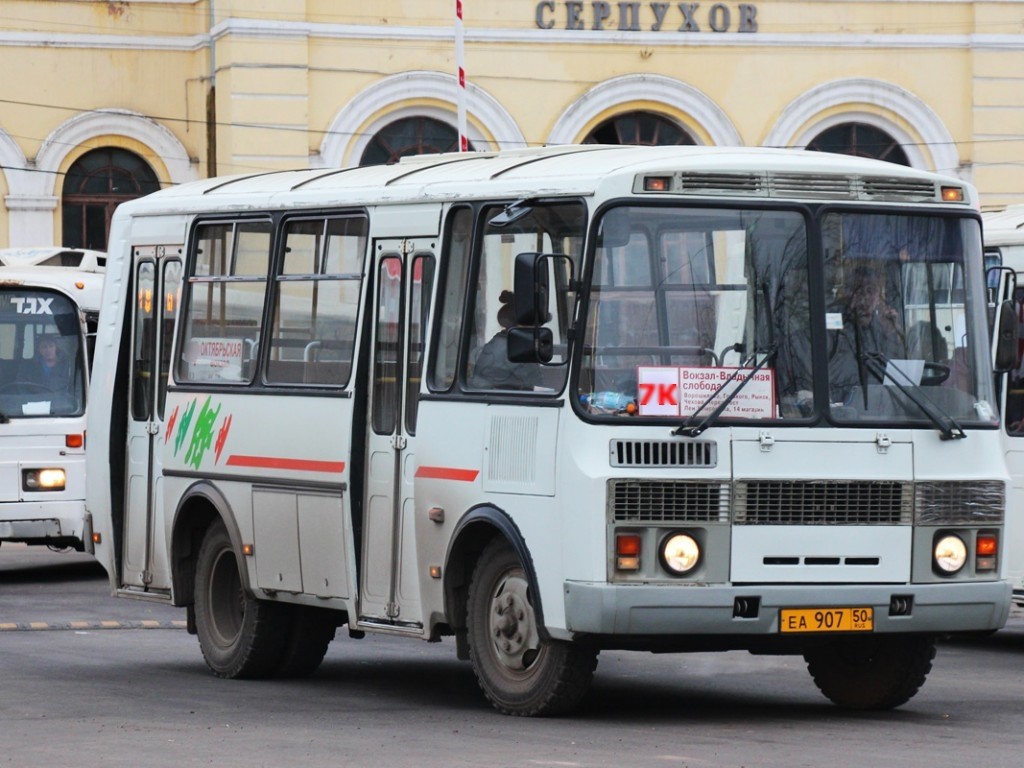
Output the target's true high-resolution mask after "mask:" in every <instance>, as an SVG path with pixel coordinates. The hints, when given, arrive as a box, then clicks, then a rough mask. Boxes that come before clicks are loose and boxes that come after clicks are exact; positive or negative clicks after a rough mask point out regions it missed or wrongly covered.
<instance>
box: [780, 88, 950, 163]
mask: <svg viewBox="0 0 1024 768" xmlns="http://www.w3.org/2000/svg"><path fill="white" fill-rule="evenodd" d="M864 104H869V105H872V106H875V107H878V108H880V109H883V110H886V111H887V112H889V113H891V114H896V115H900V116H901V117H903V119H905V120H906V121H907V122H908V123H910V125H912V126H913V127H914V129H915V130H916V131H918V132H919V134H920V138H917V137H914V136H911V135H910V134H909V133H908V132H907V131H906V130H904V129H903V128H902V127H900V126H899V125H897V124H896V122H895V121H893V120H891V119H889V118H887V117H886V116H884V115H879V114H876V113H873V112H867V111H865V110H864V109H863V108H858V107H856V106H854V105H864ZM843 105H850V107H851V108H850V110H849V111H846V112H841V113H837V114H833V115H831V116H829V117H827V118H823V119H819V120H815V117H816V116H817V115H820V114H821V113H822V112H824V111H825V110H828V109H832V108H834V107H842V106H843ZM846 122H862V123H867V124H869V125H873V126H874V127H876V128H880V129H882V130H883V131H885V132H887V133H889V134H890V135H891V136H892V137H893V138H895V139H896V140H897V141H899V142H900V144H902V145H903V150H904V151H905V152H906V153H907V159H908V160H910V164H911V165H912V166H914V167H915V168H921V169H925V170H934V171H937V172H939V173H953V174H957V175H960V176H963V175H964V174H965V173H966V171H965V169H964V168H963V167H962V166H961V163H960V157H959V154H958V152H957V149H956V143H955V142H954V140H953V136H952V134H950V132H949V131H948V130H947V129H946V126H945V125H944V124H943V122H942V119H941V118H940V117H939V116H938V115H937V114H936V113H935V111H934V110H933V109H932V108H931V107H929V106H928V105H927V104H926V103H925V102H924V101H923V100H922V99H920V98H918V97H917V96H915V95H914V94H913V93H911V92H910V91H908V90H906V89H905V88H902V87H900V86H898V85H895V84H894V83H888V82H885V81H884V80H872V79H868V78H849V79H844V80H833V81H831V82H828V83H823V84H821V85H819V86H816V87H814V88H812V89H811V90H809V91H807V92H806V93H804V94H802V95H800V96H798V97H797V98H795V99H794V100H793V101H791V102H790V103H789V104H788V105H787V106H786V108H785V109H784V110H783V111H782V114H781V115H780V116H779V119H778V120H777V121H776V123H775V126H774V127H773V128H772V130H771V131H770V132H769V133H768V136H766V137H765V140H764V145H765V146H767V147H800V148H803V147H806V146H807V144H808V143H810V141H811V140H812V139H813V138H814V137H815V136H817V135H818V134H819V133H821V132H822V131H825V130H827V129H829V128H832V127H834V126H836V125H839V124H841V123H846ZM922 142H923V145H922Z"/></svg>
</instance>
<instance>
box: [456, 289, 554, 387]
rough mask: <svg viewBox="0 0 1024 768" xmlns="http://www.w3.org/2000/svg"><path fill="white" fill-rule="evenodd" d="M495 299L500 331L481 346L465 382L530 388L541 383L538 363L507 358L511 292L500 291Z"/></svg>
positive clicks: (473, 384)
mask: <svg viewBox="0 0 1024 768" xmlns="http://www.w3.org/2000/svg"><path fill="white" fill-rule="evenodd" d="M498 301H499V302H500V303H501V306H500V307H499V309H498V316H497V319H498V325H500V326H501V330H499V331H498V332H497V333H496V334H494V336H492V337H491V339H490V341H488V342H487V343H486V344H484V345H483V347H481V349H480V352H479V353H478V354H477V357H476V361H475V363H474V364H473V368H472V371H470V374H469V385H470V386H471V387H473V388H474V389H515V390H532V389H534V388H535V387H537V386H539V385H540V383H541V374H540V365H538V364H537V363H515V362H512V361H511V360H509V359H508V331H509V329H510V328H512V327H513V326H514V325H515V312H514V311H513V309H512V291H509V290H503V291H502V292H501V294H500V295H499V296H498Z"/></svg>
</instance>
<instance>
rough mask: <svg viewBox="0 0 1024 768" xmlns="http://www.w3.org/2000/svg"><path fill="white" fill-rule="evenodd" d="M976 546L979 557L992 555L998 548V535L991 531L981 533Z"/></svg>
mask: <svg viewBox="0 0 1024 768" xmlns="http://www.w3.org/2000/svg"><path fill="white" fill-rule="evenodd" d="M974 546H975V551H976V552H977V553H978V557H992V556H993V555H995V553H996V549H997V548H998V545H997V542H996V537H995V536H993V535H992V534H990V533H982V534H980V535H979V536H978V540H977V541H976V542H975V545H974Z"/></svg>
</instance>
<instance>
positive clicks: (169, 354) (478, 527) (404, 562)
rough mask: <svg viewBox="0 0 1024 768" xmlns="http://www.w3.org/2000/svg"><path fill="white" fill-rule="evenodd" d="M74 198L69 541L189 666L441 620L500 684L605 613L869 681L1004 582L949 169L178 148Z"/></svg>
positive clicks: (791, 160) (622, 631) (986, 384)
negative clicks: (174, 625) (193, 172)
mask: <svg viewBox="0 0 1024 768" xmlns="http://www.w3.org/2000/svg"><path fill="white" fill-rule="evenodd" d="M111 231H112V235H111V240H110V246H109V252H108V267H107V276H106V293H105V300H104V306H103V309H102V312H101V316H100V327H99V330H98V337H97V346H96V366H95V372H94V376H93V387H94V404H95V405H96V407H94V408H92V409H90V413H89V430H88V431H89V446H90V447H89V455H88V459H87V460H88V470H89V471H88V478H87V482H88V494H87V495H88V502H87V503H88V509H89V511H90V513H91V514H92V515H93V519H94V526H95V534H94V536H95V540H96V555H97V557H98V558H99V560H100V561H101V562H102V563H103V565H104V566H105V567H106V569H107V571H108V573H109V575H110V580H111V588H112V590H113V592H114V593H115V594H117V595H118V596H123V597H127V598H132V599H147V600H154V601H159V602H163V603H166V604H169V605H174V606H181V607H182V608H184V609H185V610H186V612H187V617H188V626H189V628H190V631H192V632H194V633H196V634H197V635H198V639H199V646H200V648H201V650H202V654H203V656H204V658H205V660H206V663H207V665H208V666H209V667H210V669H211V670H212V671H213V673H214V674H216V675H219V676H221V677H228V678H235V677H286V676H295V675H302V674H308V673H310V672H312V671H313V670H315V669H316V668H317V666H318V665H319V664H320V663H321V661H322V659H323V658H324V655H325V653H326V650H327V647H328V643H329V642H330V641H331V640H332V639H333V638H334V636H335V633H336V630H337V629H338V628H340V627H345V628H347V632H348V634H349V635H350V636H351V637H355V638H358V637H362V636H363V635H364V634H365V633H368V632H378V633H385V634H389V635H394V636H402V637H410V638H418V639H421V640H426V641H438V640H441V639H442V638H446V637H451V638H453V639H454V647H455V653H456V654H457V655H458V656H459V657H460V658H463V659H467V660H469V661H470V662H471V663H472V666H473V669H474V672H475V673H476V676H477V679H478V680H479V683H480V686H481V688H482V690H483V692H484V695H485V696H486V697H487V699H488V700H489V701H490V702H491V703H492V704H493V705H494V707H496V708H497V709H498V710H500V711H501V712H505V713H509V714H514V715H544V714H555V713H561V712H568V711H571V710H572V709H573V708H574V707H575V706H576V705H577V704H579V703H580V701H581V700H582V698H583V697H584V696H585V695H586V692H587V689H588V687H589V685H590V682H591V679H592V676H593V674H594V671H595V668H596V665H597V659H598V654H599V652H600V651H602V650H609V649H630V650H645V651H652V652H683V651H703V650H730V649H742V650H747V651H750V652H752V653H759V654H761V653H763V654H794V655H797V656H802V657H803V658H804V659H805V660H806V662H807V665H808V669H809V671H810V674H811V676H812V677H813V680H814V682H815V683H816V684H817V686H818V687H819V688H820V689H821V691H822V692H823V693H824V694H825V696H827V697H828V698H830V699H831V700H832V701H834V702H835V703H837V704H839V705H841V706H844V707H851V708H857V709H887V708H892V707H896V706H899V705H901V704H903V703H904V702H906V701H907V700H909V699H910V698H911V697H912V696H913V695H914V694H915V693H916V692H917V690H918V688H919V687H920V686H921V685H922V683H923V682H924V680H925V677H926V675H927V674H928V672H929V671H930V669H931V665H932V658H933V656H934V653H935V641H936V638H937V637H939V636H940V635H948V634H955V633H984V632H990V631H992V630H996V629H998V628H1000V627H1001V626H1003V624H1004V622H1005V621H1006V619H1007V616H1008V613H1009V609H1010V585H1009V584H1008V582H1007V581H1006V580H1005V578H1004V577H1003V570H1004V567H1005V563H1004V553H1003V546H1004V518H1005V506H1006V486H1007V476H1006V470H1005V467H1004V463H1003V460H1002V443H1001V434H1000V425H999V417H998V409H997V405H996V397H995V393H994V382H993V378H994V377H993V370H992V357H991V355H992V352H991V344H990V340H989V332H988V324H987V317H986V301H987V298H986V293H985V287H986V286H985V280H984V270H983V263H982V239H981V221H980V215H979V213H978V199H977V194H976V191H975V190H974V189H973V188H972V187H971V186H970V185H969V184H967V183H965V182H963V181H961V180H958V179H954V178H948V177H943V176H938V175H934V174H931V173H926V172H921V171H918V170H914V169H910V168H906V167H901V166H895V165H890V164H886V163H880V162H875V161H869V160H864V159H860V158H852V157H845V156H838V155H830V154H824V153H813V152H796V151H782V150H764V149H737V148H712V147H628V146H599V145H590V146H558V147H546V148H541V149H527V150H520V151H507V152H498V153H466V154H450V155H440V156H427V157H417V158H412V159H406V160H403V161H402V162H400V163H397V164H394V165H387V166H375V167H359V168H346V169H333V170H302V171H294V172H290V171H289V172H277V173H262V174H255V175H248V176H236V177H229V178H219V179H208V180H205V181H199V182H195V183H190V184H184V185H180V186H176V187H174V188H171V189H167V190H163V191H160V192H158V193H156V194H153V195H151V196H148V197H145V198H142V199H139V200H135V201H132V202H129V203H125V204H123V205H122V206H120V207H119V208H118V209H117V212H116V213H115V216H114V221H113V225H112V230H111ZM681 674H682V672H681Z"/></svg>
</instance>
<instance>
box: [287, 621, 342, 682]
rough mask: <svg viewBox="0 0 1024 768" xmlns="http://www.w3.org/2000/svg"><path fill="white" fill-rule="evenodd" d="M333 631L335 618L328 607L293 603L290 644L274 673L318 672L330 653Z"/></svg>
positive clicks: (291, 674)
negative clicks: (312, 606)
mask: <svg viewBox="0 0 1024 768" xmlns="http://www.w3.org/2000/svg"><path fill="white" fill-rule="evenodd" d="M334 631H335V625H334V619H333V617H332V615H331V614H330V613H328V612H327V611H325V610H323V609H321V608H310V607H308V606H305V605H294V606H292V616H291V622H290V626H289V627H288V644H287V645H286V646H285V649H284V654H283V655H282V657H281V662H280V665H279V666H278V668H277V671H276V672H275V673H274V674H275V676H277V677H293V678H294V677H308V676H309V675H311V674H313V673H314V672H316V670H317V668H318V667H319V666H320V662H322V661H323V660H324V656H325V655H326V654H327V646H328V645H330V644H331V640H333V639H334Z"/></svg>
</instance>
